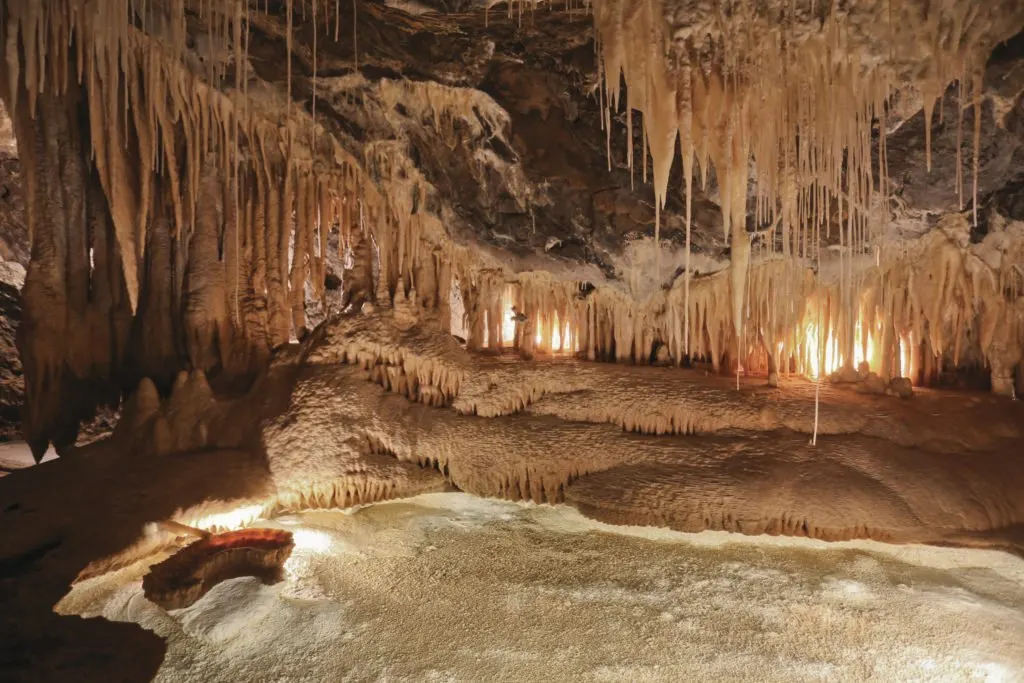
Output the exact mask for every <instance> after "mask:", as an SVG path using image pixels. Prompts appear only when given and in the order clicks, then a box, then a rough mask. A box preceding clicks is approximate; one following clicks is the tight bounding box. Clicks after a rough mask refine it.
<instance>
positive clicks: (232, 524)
mask: <svg viewBox="0 0 1024 683" xmlns="http://www.w3.org/2000/svg"><path fill="white" fill-rule="evenodd" d="M262 514H263V506H262V505H243V506H242V507H239V508H235V509H234V510H230V511H228V512H218V513H214V514H212V515H206V516H205V517H200V518H199V519H197V520H194V521H191V522H186V523H187V524H188V526H194V527H196V528H197V529H203V530H206V531H209V530H212V529H227V530H229V531H233V530H235V529H241V528H242V527H244V526H246V525H247V524H250V523H251V522H253V521H255V520H257V519H259V518H260V517H261V516H262Z"/></svg>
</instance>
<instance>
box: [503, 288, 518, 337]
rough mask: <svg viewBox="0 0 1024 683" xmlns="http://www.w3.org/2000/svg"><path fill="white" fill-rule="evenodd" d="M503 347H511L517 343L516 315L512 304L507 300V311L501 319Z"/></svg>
mask: <svg viewBox="0 0 1024 683" xmlns="http://www.w3.org/2000/svg"><path fill="white" fill-rule="evenodd" d="M501 341H502V346H511V345H512V344H514V343H515V341H516V314H515V311H513V310H512V302H511V301H510V300H509V299H508V297H506V298H505V310H504V313H502V318H501Z"/></svg>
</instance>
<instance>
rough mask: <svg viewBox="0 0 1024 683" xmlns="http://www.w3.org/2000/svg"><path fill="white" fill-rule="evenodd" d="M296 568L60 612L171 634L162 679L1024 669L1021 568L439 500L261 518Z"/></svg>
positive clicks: (123, 592)
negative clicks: (162, 601)
mask: <svg viewBox="0 0 1024 683" xmlns="http://www.w3.org/2000/svg"><path fill="white" fill-rule="evenodd" d="M261 525H263V526H279V527H282V528H287V529H290V530H292V531H293V532H294V533H295V541H296V549H295V551H294V553H293V554H292V557H291V559H290V560H289V561H288V564H287V566H286V570H287V571H286V578H285V580H284V581H282V582H280V583H278V584H276V585H273V586H264V585H262V584H260V583H259V582H257V581H256V580H254V579H246V578H243V579H235V580H232V581H228V582H225V583H222V584H220V585H219V586H217V587H215V588H214V589H213V590H212V591H210V593H208V594H207V595H206V596H205V597H204V598H203V599H201V600H200V601H199V602H197V603H196V604H194V605H193V606H191V607H189V608H187V609H183V610H176V611H174V612H171V613H168V612H165V611H164V610H162V609H161V608H159V607H157V606H156V605H153V604H152V603H150V602H149V601H147V600H146V599H145V598H144V597H143V595H142V587H141V577H142V575H143V574H144V573H145V565H144V564H141V563H140V564H138V565H135V566H133V567H129V568H127V569H124V570H121V571H119V572H116V573H112V574H108V575H106V576H102V577H99V578H97V579H92V580H90V581H87V582H83V583H81V584H78V585H77V586H76V587H75V589H74V590H73V591H72V592H71V593H70V594H69V595H68V596H67V597H66V598H65V599H64V600H63V601H62V602H61V604H60V605H59V611H61V612H63V613H76V614H82V615H85V616H103V617H106V618H107V619H112V620H119V621H134V622H137V623H139V624H141V625H142V626H144V627H145V628H148V629H151V630H153V631H155V632H156V633H158V634H159V635H161V636H162V637H164V638H165V639H166V640H167V642H168V651H167V657H166V659H165V661H164V664H163V667H162V668H161V670H160V673H159V674H158V677H157V680H158V681H232V682H235V681H243V680H244V681H385V680H386V681H399V680H410V681H412V680H415V681H484V680H486V681H566V680H573V681H684V680H749V681H821V680H830V681H831V680H850V681H863V680H884V681H897V680H898V681H912V680H978V681H1018V680H1024V561H1021V560H1019V559H1017V558H1014V557H1012V556H1010V555H1007V554H1004V553H999V552H995V551H982V550H954V549H939V548H922V547H896V546H885V545H882V544H878V543H871V542H858V543H842V544H824V543H820V542H814V541H806V540H797V539H780V538H767V537H766V538H760V537H759V538H748V537H742V536H735V535H729V534H724V533H710V532H709V533H704V534H699V535H692V534H679V533H675V532H669V531H663V530H656V529H637V528H623V527H611V526H607V525H604V524H600V523H596V522H593V521H590V520H587V519H585V518H583V517H582V516H580V515H579V513H577V512H576V511H575V510H573V509H570V508H566V507H549V506H537V505H527V504H520V503H509V502H500V501H492V500H484V499H480V498H476V497H473V496H469V495H466V494H460V493H446V494H430V495H425V496H419V497H417V498H413V499H408V500H404V501H398V502H390V503H383V504H378V505H373V506H368V507H365V508H362V509H358V510H355V511H348V512H341V511H326V512H310V513H306V514H302V515H297V516H293V517H286V518H280V519H276V520H273V521H271V522H263V523H261Z"/></svg>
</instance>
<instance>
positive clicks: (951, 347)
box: [460, 214, 1024, 395]
mask: <svg viewBox="0 0 1024 683" xmlns="http://www.w3.org/2000/svg"><path fill="white" fill-rule="evenodd" d="M969 227H970V226H969V222H968V218H967V216H966V215H964V214H951V215H949V216H947V217H946V218H944V219H943V221H942V222H941V223H940V226H939V228H938V229H936V230H935V231H933V232H931V233H928V234H926V235H925V236H924V237H922V238H920V239H918V240H916V241H914V242H908V243H904V244H903V245H902V248H901V249H895V250H892V251H891V252H887V255H886V257H885V258H884V259H883V258H879V259H878V261H877V262H876V263H873V264H871V265H869V266H864V267H862V268H860V269H859V271H858V273H857V276H856V282H855V286H854V287H853V288H852V289H853V291H854V292H855V295H854V298H853V301H852V302H851V301H849V300H847V298H846V297H847V296H848V295H849V292H850V290H849V289H847V288H846V287H844V286H843V284H842V282H841V279H842V275H839V276H837V277H836V278H834V279H833V281H828V280H826V279H825V278H823V277H819V275H818V274H816V273H815V272H814V271H813V270H812V269H810V268H807V267H804V266H801V265H800V264H799V263H797V262H795V261H793V260H792V259H785V258H781V257H778V256H776V257H774V258H759V259H756V260H755V261H754V262H752V263H751V265H750V269H749V273H748V276H747V277H746V278H745V281H746V289H745V290H744V291H743V292H741V297H742V301H743V317H742V319H743V326H742V328H741V330H742V333H741V335H739V336H737V335H736V334H735V331H734V327H733V322H732V307H731V301H732V300H733V296H734V291H733V286H734V284H733V282H734V281H733V279H732V278H731V277H730V276H729V271H728V270H722V271H719V272H717V273H714V274H711V275H706V276H703V277H699V278H696V279H694V280H693V281H692V282H691V283H690V286H689V289H690V291H689V294H688V295H687V294H686V293H685V292H684V285H683V281H682V279H680V280H679V281H677V282H676V283H675V285H674V286H673V287H672V288H671V289H669V290H666V291H662V292H659V293H658V294H656V295H654V296H652V297H651V298H650V299H648V300H647V301H645V302H637V301H635V300H633V299H631V298H630V297H627V296H626V295H624V294H622V293H621V292H620V291H619V290H616V289H613V288H609V287H593V286H591V285H589V284H588V283H580V282H567V281H558V280H555V279H553V278H552V277H551V276H550V275H548V274H546V273H522V274H518V275H509V276H507V277H503V276H501V275H500V274H498V273H493V272H492V273H489V274H486V276H485V275H480V276H478V277H477V278H476V279H475V280H473V281H471V282H467V283H466V284H462V283H460V295H461V299H462V300H463V301H464V304H463V309H464V314H465V316H466V319H467V324H466V329H467V334H468V339H467V344H468V345H469V346H470V348H487V349H491V350H497V349H516V350H518V352H519V353H520V354H521V355H522V356H524V357H532V356H534V355H536V354H538V353H539V354H552V353H554V354H558V353H567V354H579V355H580V356H581V357H585V358H587V359H590V360H605V361H615V362H625V363H638V364H646V363H661V364H669V363H672V364H683V363H689V362H692V361H697V360H702V361H706V362H708V363H709V364H710V365H711V366H712V367H713V369H714V370H715V371H719V370H728V371H730V372H732V371H736V370H737V369H738V368H737V366H739V367H740V368H743V369H744V370H746V371H748V372H749V371H760V372H766V373H768V374H770V375H771V374H778V373H780V372H797V373H800V374H803V375H809V376H812V377H817V376H819V375H825V374H828V373H832V372H834V371H837V370H840V369H843V368H848V369H852V368H856V367H857V366H860V365H861V364H862V363H866V364H867V365H868V367H869V368H870V369H871V371H873V372H875V373H877V374H878V375H879V376H880V377H881V378H882V379H883V380H885V381H888V380H890V379H892V378H895V377H898V376H903V377H909V378H911V379H912V380H913V381H914V382H915V383H916V382H921V383H928V382H929V381H930V380H931V379H933V378H934V377H935V376H936V375H937V374H938V372H939V371H940V370H941V369H942V367H943V364H952V365H954V366H955V365H957V364H958V363H960V361H961V359H962V358H963V357H964V356H965V355H967V353H968V351H970V352H972V353H973V354H974V355H975V356H977V357H980V358H982V359H984V361H985V362H987V364H988V365H989V367H990V369H991V379H992V388H993V390H994V391H996V392H998V393H1002V394H1006V395H1011V394H1013V393H1014V391H1015V389H1014V376H1013V373H1014V370H1015V368H1017V367H1019V365H1020V363H1021V358H1022V352H1024V299H1022V297H1021V293H1022V292H1024V272H1022V270H1021V265H1020V264H1021V263H1022V262H1024V251H1022V250H1024V230H1022V229H1021V227H1022V226H1020V225H1019V224H1015V225H1014V226H1012V229H1005V230H1004V231H1002V232H999V233H994V234H992V235H991V236H990V237H989V238H988V239H987V240H986V241H985V242H983V243H982V244H981V245H970V244H969V243H968V237H967V236H968V234H969ZM684 321H685V322H684Z"/></svg>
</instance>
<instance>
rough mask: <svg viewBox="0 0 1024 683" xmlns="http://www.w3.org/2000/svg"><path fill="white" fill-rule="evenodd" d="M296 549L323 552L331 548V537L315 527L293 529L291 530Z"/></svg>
mask: <svg viewBox="0 0 1024 683" xmlns="http://www.w3.org/2000/svg"><path fill="white" fill-rule="evenodd" d="M292 539H293V540H294V541H295V549H296V550H305V551H307V552H313V553H324V552H327V551H328V550H330V549H331V545H332V542H331V537H330V536H329V535H327V534H325V533H324V532H323V531H317V530H316V529H295V530H294V531H292Z"/></svg>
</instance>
